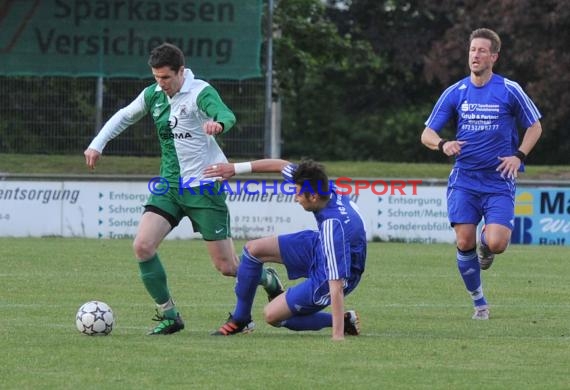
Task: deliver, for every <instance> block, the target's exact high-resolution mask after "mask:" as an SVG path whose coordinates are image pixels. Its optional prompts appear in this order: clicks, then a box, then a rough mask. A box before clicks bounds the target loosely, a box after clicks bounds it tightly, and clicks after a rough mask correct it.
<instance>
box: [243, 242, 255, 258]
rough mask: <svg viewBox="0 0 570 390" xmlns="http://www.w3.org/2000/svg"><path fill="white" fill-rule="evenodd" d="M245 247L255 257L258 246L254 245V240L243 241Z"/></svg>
mask: <svg viewBox="0 0 570 390" xmlns="http://www.w3.org/2000/svg"><path fill="white" fill-rule="evenodd" d="M245 249H247V251H248V253H249V254H250V255H252V256H253V257H257V255H258V246H257V245H256V242H255V240H254V241H248V242H246V243H245Z"/></svg>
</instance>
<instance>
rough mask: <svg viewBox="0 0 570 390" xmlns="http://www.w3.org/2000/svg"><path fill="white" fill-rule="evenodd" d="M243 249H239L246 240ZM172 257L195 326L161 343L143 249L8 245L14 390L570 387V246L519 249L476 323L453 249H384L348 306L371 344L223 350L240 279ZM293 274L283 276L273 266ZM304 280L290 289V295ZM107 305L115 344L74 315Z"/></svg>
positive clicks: (236, 342)
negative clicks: (487, 311)
mask: <svg viewBox="0 0 570 390" xmlns="http://www.w3.org/2000/svg"><path fill="white" fill-rule="evenodd" d="M236 244H237V247H241V246H242V245H243V242H237V243H236ZM160 253H161V256H162V259H163V261H164V264H165V267H166V269H167V272H168V273H169V282H170V287H171V289H172V292H173V294H174V296H175V298H176V300H177V302H178V305H179V307H180V309H181V310H182V314H183V316H184V319H185V321H186V329H185V330H184V331H183V332H181V333H179V334H176V335H172V336H162V337H149V336H145V332H146V331H147V329H148V328H149V327H150V325H151V323H152V322H151V321H150V318H151V317H152V315H153V311H154V305H153V303H152V301H151V299H150V298H149V297H148V296H147V294H146V291H145V290H144V288H143V286H142V283H141V282H140V280H139V277H138V267H137V266H136V264H135V260H134V259H133V257H132V253H131V242H130V241H124V240H87V239H64V238H25V239H15V238H0V260H1V265H2V269H1V271H0V339H1V343H0V345H1V347H2V353H1V354H0V378H1V379H0V388H2V389H78V388H80V389H151V388H172V389H218V388H219V389H222V388H230V389H365V388H366V389H368V388H370V389H422V388H425V389H527V388H536V389H538V388H540V389H568V387H569V385H570V382H569V376H568V367H569V365H570V303H569V301H568V300H569V296H570V284H569V283H568V274H569V270H570V263H569V258H570V256H568V255H569V250H568V249H567V248H564V247H537V246H533V247H526V246H524V247H523V246H511V247H510V248H509V250H508V251H507V253H505V254H503V255H501V256H499V257H498V258H497V261H496V263H495V264H494V265H493V268H491V269H490V270H489V271H485V273H484V282H485V284H484V287H485V291H486V293H487V294H486V295H487V298H488V299H489V301H490V304H491V310H492V311H491V316H492V319H491V320H490V321H473V320H471V319H470V317H471V313H472V309H471V303H470V298H469V296H468V295H467V293H466V292H465V291H464V289H463V285H462V282H461V281H460V278H459V275H458V273H457V271H456V268H455V260H454V256H455V254H454V248H453V245H429V246H428V245H412V244H386V243H372V244H370V248H369V257H368V265H367V270H366V273H365V275H364V277H363V280H362V282H361V285H360V287H359V289H357V290H356V291H355V292H354V293H353V294H352V295H351V296H349V297H348V299H347V306H348V307H350V308H355V309H357V310H358V311H359V312H360V315H361V320H362V328H363V330H362V332H363V333H362V335H361V336H359V337H351V338H347V339H346V340H345V341H344V342H340V343H339V342H333V341H331V340H330V330H329V329H327V330H322V331H319V332H302V333H295V332H292V331H288V330H286V329H276V328H272V327H270V326H268V325H266V324H264V323H263V322H262V317H261V309H262V306H263V304H264V303H265V300H266V297H265V294H264V293H263V290H262V289H261V288H260V289H259V294H258V298H257V299H256V302H255V307H254V319H255V320H256V323H257V329H256V331H255V332H254V333H252V334H248V335H239V336H234V337H227V338H226V337H213V336H210V335H209V334H210V332H211V331H213V330H215V329H216V328H217V327H218V326H219V325H220V324H221V323H222V322H223V321H224V320H225V319H226V317H227V313H228V311H230V310H232V309H233V305H234V302H235V298H234V294H233V285H234V280H233V279H231V278H225V277H222V276H220V275H219V274H217V272H216V271H215V270H214V268H213V266H212V265H211V264H210V262H209V260H208V259H207V255H206V251H205V247H204V245H203V243H202V242H201V241H197V240H195V241H174V240H173V241H165V242H164V243H163V245H162V247H161V251H160ZM277 269H278V270H279V271H280V273H281V274H282V275H283V269H282V268H281V267H277ZM292 283H294V282H289V285H291V284H292ZM93 299H99V300H103V301H105V302H107V303H108V304H110V305H111V307H112V308H113V310H114V312H115V315H116V324H115V325H116V328H115V329H114V330H113V333H112V334H111V335H110V336H107V337H88V336H84V335H81V334H80V333H79V332H77V330H76V329H75V324H74V316H75V312H76V310H77V308H78V307H79V306H80V305H81V304H82V303H84V302H86V301H88V300H93Z"/></svg>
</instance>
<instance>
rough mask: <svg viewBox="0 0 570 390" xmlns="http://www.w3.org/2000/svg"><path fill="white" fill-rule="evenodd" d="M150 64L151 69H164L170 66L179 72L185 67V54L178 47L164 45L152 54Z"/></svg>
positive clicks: (156, 48) (168, 44)
mask: <svg viewBox="0 0 570 390" xmlns="http://www.w3.org/2000/svg"><path fill="white" fill-rule="evenodd" d="M148 64H149V65H150V67H151V68H162V67H164V66H168V67H169V68H170V69H172V70H173V71H175V72H177V71H178V70H179V69H180V68H181V67H182V66H184V53H182V50H180V49H179V48H178V47H177V46H174V45H173V44H171V43H163V44H162V45H160V46H157V47H155V48H154V49H152V51H151V52H150V56H149V58H148Z"/></svg>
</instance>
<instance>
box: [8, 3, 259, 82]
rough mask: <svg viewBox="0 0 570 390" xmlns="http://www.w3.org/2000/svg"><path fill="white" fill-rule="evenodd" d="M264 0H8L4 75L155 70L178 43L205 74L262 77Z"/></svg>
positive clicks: (118, 74)
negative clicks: (152, 64)
mask: <svg viewBox="0 0 570 390" xmlns="http://www.w3.org/2000/svg"><path fill="white" fill-rule="evenodd" d="M261 2H262V0H208V1H200V0H195V1H190V0H189V1H169V0H165V1H159V0H156V1H150V0H4V1H2V2H0V75H5V76H6V75H7V76H72V77H77V76H102V77H138V78H148V77H151V72H150V69H149V67H148V65H147V59H148V55H149V53H150V51H151V49H152V48H154V47H155V46H158V45H159V44H161V43H163V42H170V43H173V44H175V45H177V46H178V47H180V48H181V49H182V51H183V52H184V54H185V55H186V66H187V67H189V68H191V69H192V70H193V72H194V73H195V74H196V75H197V76H198V77H201V78H206V79H245V78H251V77H259V76H260V75H261V71H260V50H261V41H262V37H261V19H262V3H261Z"/></svg>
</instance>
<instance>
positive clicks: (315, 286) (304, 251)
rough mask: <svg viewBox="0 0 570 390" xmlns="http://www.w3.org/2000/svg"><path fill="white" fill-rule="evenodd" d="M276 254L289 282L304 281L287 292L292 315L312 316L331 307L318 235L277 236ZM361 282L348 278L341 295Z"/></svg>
mask: <svg viewBox="0 0 570 390" xmlns="http://www.w3.org/2000/svg"><path fill="white" fill-rule="evenodd" d="M278 240H279V251H280V253H281V259H282V261H283V265H284V266H285V268H286V269H287V277H288V278H289V279H290V280H295V279H299V278H307V279H306V280H304V281H302V282H301V283H299V284H297V285H295V286H293V287H290V288H288V289H287V291H286V293H285V294H286V295H285V299H286V301H287V306H289V309H290V310H291V312H292V313H293V314H295V315H303V314H311V313H316V312H318V311H321V310H323V309H324V308H325V307H327V306H328V305H330V290H329V281H328V279H327V275H326V271H325V269H324V267H325V265H326V259H325V256H324V254H323V251H322V249H321V245H320V240H319V232H317V231H313V230H303V231H300V232H298V233H292V234H283V235H280V236H278ZM359 281H360V275H351V278H350V280H347V281H345V286H344V295H348V294H349V293H350V292H351V291H352V290H354V288H356V286H357V285H358V282H359Z"/></svg>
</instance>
